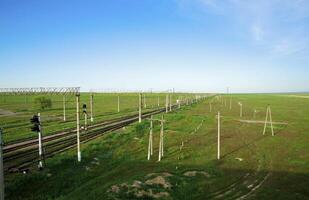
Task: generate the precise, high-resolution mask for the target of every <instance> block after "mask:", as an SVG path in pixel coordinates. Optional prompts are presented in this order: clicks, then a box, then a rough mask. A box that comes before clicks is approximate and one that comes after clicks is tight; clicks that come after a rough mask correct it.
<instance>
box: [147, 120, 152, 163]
mask: <svg viewBox="0 0 309 200" xmlns="http://www.w3.org/2000/svg"><path fill="white" fill-rule="evenodd" d="M151 155H152V115H151V116H150V131H149V142H148V157H147V158H148V160H150V156H151Z"/></svg>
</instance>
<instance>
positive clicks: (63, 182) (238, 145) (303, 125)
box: [6, 95, 309, 199]
mask: <svg viewBox="0 0 309 200" xmlns="http://www.w3.org/2000/svg"><path fill="white" fill-rule="evenodd" d="M238 101H242V102H243V105H244V117H243V118H244V119H252V116H253V109H257V110H258V111H259V112H258V114H257V117H256V119H257V120H262V119H264V117H265V116H264V115H265V110H266V108H265V106H266V105H267V104H268V103H270V104H271V108H272V113H273V120H274V121H283V122H288V123H289V124H288V125H287V126H286V125H276V126H275V132H276V134H277V135H276V136H275V137H271V136H270V132H269V130H268V132H267V135H266V136H262V129H263V125H262V124H243V123H240V122H238V121H237V120H238V119H239V117H238V115H239V108H238V106H237V104H236V103H237V102H238ZM213 106H214V108H213V110H214V111H217V110H220V111H221V113H222V115H223V121H222V143H221V144H222V149H221V152H222V159H221V160H220V161H217V160H216V120H215V112H214V111H213V112H212V113H209V108H208V102H207V101H205V102H204V103H202V104H199V105H194V106H193V107H191V108H185V109H182V110H181V111H177V112H175V113H170V114H167V115H166V116H165V118H166V119H167V121H168V123H167V126H166V134H165V157H164V159H163V160H162V161H161V162H160V163H158V162H156V161H157V153H158V132H159V126H158V125H155V127H156V130H155V136H154V156H153V157H152V158H151V160H150V161H147V160H146V156H147V141H148V138H147V133H148V123H147V122H144V123H142V124H135V125H132V126H129V127H127V128H126V129H125V130H120V131H116V132H114V133H113V134H108V135H105V136H103V137H101V138H99V139H98V140H96V141H93V142H90V143H88V144H85V145H83V147H82V151H83V153H82V154H83V161H82V163H80V164H79V163H76V155H75V150H74V151H73V150H72V151H68V152H66V153H63V154H61V155H58V156H56V157H54V158H52V159H49V160H48V161H47V163H48V169H45V170H44V171H42V172H36V171H33V172H32V173H31V174H27V175H23V174H19V175H9V176H6V183H7V197H8V198H9V199H54V198H56V199H108V198H110V197H111V196H110V194H109V193H107V192H106V191H107V190H108V189H109V188H110V186H111V185H114V184H120V183H123V182H128V183H130V182H132V181H133V180H142V181H143V180H145V176H146V175H147V174H149V173H152V172H169V173H172V174H173V175H174V176H173V178H171V179H170V181H171V183H172V185H173V187H172V189H171V190H168V192H169V193H170V198H173V199H206V198H207V197H211V194H214V192H215V191H217V190H220V189H222V188H225V187H226V186H230V185H232V184H233V183H237V184H236V185H235V187H234V191H232V192H231V193H230V194H227V195H226V196H224V198H223V197H222V198H223V199H228V198H231V199H233V198H234V196H232V195H233V194H235V191H237V192H238V193H239V194H242V193H243V194H245V193H246V192H248V188H246V187H244V186H243V185H242V184H241V183H242V181H241V182H239V180H240V178H241V177H243V176H245V175H246V174H247V173H251V174H252V175H250V176H249V177H248V178H247V179H246V180H245V181H248V182H254V181H255V180H257V181H261V180H262V179H263V178H264V177H265V176H267V175H268V174H270V175H269V178H268V179H267V180H266V181H265V183H264V184H263V185H262V187H261V188H259V189H258V190H257V191H256V192H255V193H254V194H253V195H251V196H250V198H252V199H308V198H309V192H308V189H307V186H308V185H309V177H308V173H309V170H308V168H309V164H308V161H309V155H308V153H309V151H308V150H309V149H308V142H309V141H308V140H309V139H308V138H309V136H308V134H309V127H308V124H307V122H308V120H309V114H308V113H309V101H308V100H307V99H302V98H291V97H282V96H277V95H238V96H235V97H233V108H232V110H231V111H230V110H229V109H228V101H227V107H225V106H224V104H221V103H216V105H213ZM202 120H204V123H203V126H202V127H201V128H200V129H199V130H198V131H197V132H196V133H195V134H191V132H192V131H194V129H195V128H196V127H197V126H198V125H199V124H200V123H201V121H202ZM181 142H184V148H183V150H182V151H180V150H179V147H180V144H181ZM235 158H243V159H244V160H243V161H242V162H240V161H238V160H236V159H235ZM96 159H98V161H99V164H98V163H97V162H96ZM176 167H177V168H176ZM187 170H203V171H206V172H207V173H209V174H210V177H209V178H205V177H202V176H198V177H191V178H188V177H184V176H183V172H185V171H187ZM157 189H158V190H160V188H157ZM121 195H122V196H120V197H121V198H130V197H131V198H132V196H130V195H129V194H125V193H123V194H121Z"/></svg>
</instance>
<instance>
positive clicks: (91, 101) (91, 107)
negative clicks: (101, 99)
mask: <svg viewBox="0 0 309 200" xmlns="http://www.w3.org/2000/svg"><path fill="white" fill-rule="evenodd" d="M90 121H91V122H93V94H91V96H90Z"/></svg>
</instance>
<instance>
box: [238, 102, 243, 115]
mask: <svg viewBox="0 0 309 200" xmlns="http://www.w3.org/2000/svg"><path fill="white" fill-rule="evenodd" d="M238 104H239V109H240V111H239V116H240V117H242V103H240V102H239V103H238Z"/></svg>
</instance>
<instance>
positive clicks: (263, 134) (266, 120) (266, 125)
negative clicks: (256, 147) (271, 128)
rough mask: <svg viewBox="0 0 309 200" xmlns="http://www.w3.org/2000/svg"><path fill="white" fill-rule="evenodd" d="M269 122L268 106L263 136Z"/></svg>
mask: <svg viewBox="0 0 309 200" xmlns="http://www.w3.org/2000/svg"><path fill="white" fill-rule="evenodd" d="M267 120H268V106H267V110H266V119H265V124H264V130H263V135H265V131H266V126H267Z"/></svg>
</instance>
